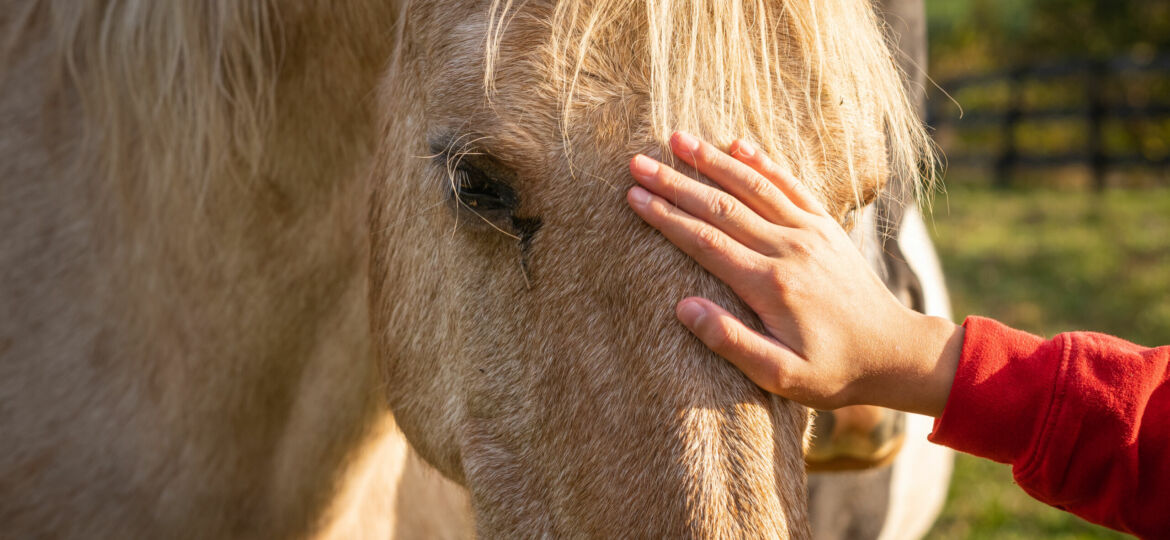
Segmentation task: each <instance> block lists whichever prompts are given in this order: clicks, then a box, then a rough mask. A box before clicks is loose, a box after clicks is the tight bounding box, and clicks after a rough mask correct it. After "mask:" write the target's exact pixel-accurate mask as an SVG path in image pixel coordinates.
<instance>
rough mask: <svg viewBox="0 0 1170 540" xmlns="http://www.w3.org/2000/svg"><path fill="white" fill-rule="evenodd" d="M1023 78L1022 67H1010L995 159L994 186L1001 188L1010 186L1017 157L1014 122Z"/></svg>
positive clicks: (1018, 112) (1021, 103)
mask: <svg viewBox="0 0 1170 540" xmlns="http://www.w3.org/2000/svg"><path fill="white" fill-rule="evenodd" d="M1023 79H1024V70H1023V68H1012V70H1011V71H1010V72H1009V73H1008V79H1007V83H1008V104H1007V110H1006V111H1004V114H1003V123H1002V124H1001V125H1000V136H1001V138H1002V139H1003V140H1002V146H1001V147H1000V149H999V157H998V158H997V159H996V160H995V187H997V188H1001V189H1006V188H1009V187H1011V185H1012V171H1013V170H1014V169H1015V165H1016V160H1017V157H1018V151H1017V150H1016V123H1017V122H1019V119H1020V115H1021V114H1022V109H1023V106H1024V81H1023Z"/></svg>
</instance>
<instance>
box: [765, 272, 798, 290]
mask: <svg viewBox="0 0 1170 540" xmlns="http://www.w3.org/2000/svg"><path fill="white" fill-rule="evenodd" d="M763 279H764V283H765V285H766V286H767V287H768V289H770V290H777V291H784V290H787V289H788V288H789V287H791V286H792V276H791V274H789V273H788V272H787V271H784V270H783V269H781V268H778V267H771V268H768V269H767V270H765V271H764V276H763Z"/></svg>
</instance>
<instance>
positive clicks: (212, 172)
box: [0, 0, 932, 538]
mask: <svg viewBox="0 0 1170 540" xmlns="http://www.w3.org/2000/svg"><path fill="white" fill-rule="evenodd" d="M0 27H3V28H4V29H5V32H4V34H3V35H4V36H5V37H4V38H3V41H0V77H2V79H3V81H4V83H5V84H4V85H3V90H2V93H0V156H3V159H0V193H3V196H2V197H0V228H2V229H3V230H4V231H5V235H3V238H2V239H0V272H3V274H2V276H3V279H0V299H2V302H0V305H3V306H4V308H3V310H0V439H2V440H4V441H5V452H4V453H3V454H0V529H2V530H4V531H5V535H9V534H10V535H13V536H16V537H42V536H47V537H66V538H69V537H231V538H251V537H265V538H269V537H273V538H274V537H303V536H319V537H344V538H353V537H363V536H370V537H378V536H382V537H384V536H390V535H392V534H398V535H399V536H402V537H412V536H418V535H435V536H458V535H464V534H467V533H468V532H469V529H470V528H471V527H473V528H474V531H475V533H477V534H478V535H481V536H488V537H497V536H502V537H515V536H525V537H527V536H619V535H620V536H704V537H707V536H711V537H741V536H751V537H774V538H808V537H809V535H810V531H809V526H808V523H809V516H808V514H807V509H806V504H805V499H806V493H805V489H806V486H805V474H804V464H803V460H802V449H803V446H804V445H805V444H806V438H805V433H806V428H807V425H808V418H809V412H808V410H807V409H805V408H804V407H801V406H799V405H797V404H794V403H791V402H788V401H786V400H783V399H780V398H778V397H775V396H772V395H768V394H766V393H765V392H763V391H762V390H760V389H759V388H758V387H756V386H754V385H753V384H751V383H750V381H748V380H747V379H746V378H745V377H744V376H742V374H740V373H739V372H737V371H736V370H735V369H734V368H733V367H731V366H729V365H728V364H726V363H725V362H723V361H722V360H720V359H719V358H718V357H716V356H714V355H713V354H712V353H711V352H709V351H708V350H706V349H705V348H704V347H703V346H702V345H701V344H700V343H698V342H697V341H696V340H695V339H693V338H692V337H691V336H689V335H688V334H687V333H686V332H685V330H683V329H682V328H681V327H680V326H678V325H677V323H676V322H675V321H674V320H673V316H672V311H671V306H672V304H673V301H674V300H675V299H677V298H680V297H682V296H683V295H686V294H701V295H704V296H706V297H708V298H712V299H714V300H716V301H719V302H721V303H722V304H723V305H726V306H729V307H730V308H731V309H732V310H733V312H735V313H736V314H737V315H740V316H743V317H747V318H749V320H751V319H750V317H751V315H750V313H749V311H748V310H747V309H746V307H745V306H743V305H742V304H741V303H739V302H738V301H737V300H736V299H735V298H734V297H733V295H732V294H731V293H730V291H729V290H728V289H727V288H726V287H725V286H723V285H721V284H720V283H718V282H717V281H716V280H714V279H713V278H712V277H711V276H709V275H708V274H706V273H704V272H703V271H702V270H701V269H700V268H699V267H698V266H697V265H695V264H694V263H692V262H690V261H689V260H688V259H686V258H685V257H684V256H683V255H682V254H680V253H678V252H677V251H676V250H674V249H673V248H672V247H671V246H670V245H669V244H668V243H666V242H665V240H663V239H661V238H659V237H658V236H656V235H655V234H653V232H652V231H651V230H649V229H648V228H647V227H646V226H644V225H642V224H640V223H639V222H638V221H637V220H636V218H635V217H634V216H633V215H632V214H630V213H629V212H628V211H627V210H626V209H625V208H624V207H623V206H622V197H623V191H624V188H625V187H626V186H628V185H630V183H631V181H630V180H628V179H627V176H626V174H625V173H624V171H623V169H622V165H621V164H622V163H623V162H624V161H625V160H626V159H627V158H628V157H629V156H630V155H632V154H633V153H635V152H644V153H647V154H649V155H651V156H656V157H659V158H662V159H664V160H665V159H669V157H668V156H667V155H665V152H664V145H663V142H664V141H665V140H666V137H667V135H668V134H669V133H670V132H671V131H673V130H675V129H686V130H690V131H692V132H694V133H696V134H699V135H701V136H704V137H706V138H708V139H710V140H713V141H716V142H718V143H719V144H720V145H723V146H726V145H727V144H728V143H729V142H730V141H731V140H732V138H733V137H738V136H746V137H750V138H752V139H753V140H755V141H756V142H757V144H759V146H760V147H761V148H763V149H764V150H766V151H768V152H769V153H771V154H772V155H774V156H776V158H777V159H778V160H779V161H781V162H782V163H783V164H784V165H785V166H787V167H789V168H790V169H791V170H792V171H794V172H795V173H796V174H798V175H799V176H800V177H801V178H802V179H803V180H804V182H805V183H806V184H807V185H808V186H809V187H810V188H811V189H812V190H813V191H814V192H815V193H817V194H818V196H819V197H820V198H821V199H822V201H823V202H824V204H825V205H826V207H827V208H828V209H830V210H831V211H832V212H833V214H834V215H835V216H837V217H838V218H839V219H840V220H842V221H843V222H851V221H855V219H854V218H855V216H856V215H857V212H858V211H859V209H861V208H863V207H865V205H867V204H868V203H870V202H871V201H872V200H873V199H874V198H875V197H876V196H877V194H878V193H880V192H881V190H882V188H883V186H884V185H885V184H886V182H887V181H888V179H889V178H891V177H900V178H913V179H917V178H918V177H919V175H920V171H921V170H923V169H927V170H929V169H930V167H929V164H930V162H931V159H932V158H931V156H932V154H931V150H930V147H929V143H928V138H927V136H926V134H925V132H924V130H923V129H922V127H921V125H920V123H919V121H918V119H917V117H916V116H915V114H914V112H913V110H912V109H913V108H912V106H911V105H910V103H909V101H908V100H907V97H906V93H905V90H904V88H903V86H902V81H901V80H900V78H899V72H898V70H897V68H896V64H895V61H894V59H893V55H892V53H891V52H890V49H889V47H888V45H887V43H886V41H885V39H884V37H883V34H882V31H881V29H880V25H879V23H878V20H877V18H876V16H875V14H874V13H873V11H872V9H871V8H870V6H869V4H868V3H867V2H864V1H860V0H833V1H830V2H813V1H808V0H786V1H783V2H780V1H777V2H767V3H765V2H755V1H746V0H745V1H743V2H731V3H726V2H723V1H721V0H643V1H639V2H630V1H626V2H619V1H617V0H585V1H580V2H550V1H543V0H529V1H527V2H513V1H511V0H491V1H487V0H483V1H476V2H454V1H449V0H400V1H372V0H365V1H360V0H355V1H351V2H345V3H334V2H320V1H311V0H290V1H288V2H279V3H278V2H267V1H259V0H257V1H250V2H239V1H227V0H214V1H208V2H202V3H171V2H152V1H148V0H24V1H18V0H7V1H5V2H3V5H2V7H0ZM924 162H925V163H927V166H926V167H922V164H923V163H924ZM692 173H693V171H692ZM915 183H916V182H915ZM415 456H417V457H415ZM423 462H425V465H424V464H423ZM431 467H433V469H434V471H437V473H435V472H433V471H431V470H430V468H431ZM440 474H441V478H440V477H438V476H437V475H440ZM456 485H458V486H462V488H458V487H456ZM461 489H466V493H467V499H466V501H467V502H466V503H464V502H463V501H464V499H462V495H461V493H462V492H461ZM463 504H467V505H469V507H470V510H468V511H469V512H471V513H473V515H474V524H473V525H472V524H471V523H470V522H468V521H466V520H465V518H464V517H462V516H463V515H464V514H462V513H460V512H459V509H460V508H463V507H462V505H463ZM428 507H430V508H437V509H441V511H438V512H431V513H428V512H425V511H420V509H426V508H428ZM465 510H466V508H465Z"/></svg>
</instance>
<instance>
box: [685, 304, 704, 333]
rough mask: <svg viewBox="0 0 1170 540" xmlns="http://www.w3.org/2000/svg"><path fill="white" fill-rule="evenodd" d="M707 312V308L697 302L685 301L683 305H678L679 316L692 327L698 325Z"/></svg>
mask: <svg viewBox="0 0 1170 540" xmlns="http://www.w3.org/2000/svg"><path fill="white" fill-rule="evenodd" d="M706 314H707V310H705V309H703V308H702V306H700V305H699V304H698V303H697V302H683V305H681V306H679V307H678V318H679V319H680V320H682V322H683V324H685V325H687V326H688V327H690V328H694V327H696V326H698V325H699V323H700V322H702V321H703V316H705V315H706Z"/></svg>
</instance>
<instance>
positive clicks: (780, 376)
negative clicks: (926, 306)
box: [628, 133, 962, 416]
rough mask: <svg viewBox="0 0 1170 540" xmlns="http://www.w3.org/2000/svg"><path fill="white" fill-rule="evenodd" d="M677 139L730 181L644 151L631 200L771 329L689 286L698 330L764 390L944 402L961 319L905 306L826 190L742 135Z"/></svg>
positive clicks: (925, 406) (892, 402) (912, 403)
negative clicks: (815, 188) (837, 217)
mask: <svg viewBox="0 0 1170 540" xmlns="http://www.w3.org/2000/svg"><path fill="white" fill-rule="evenodd" d="M671 147H672V148H673V150H674V152H675V153H676V154H677V155H678V156H679V157H680V158H682V160H683V161H685V162H687V163H688V164H690V165H691V166H693V167H695V168H696V169H698V170H699V172H701V173H703V174H704V175H706V176H707V177H708V178H710V179H711V180H713V181H714V182H716V183H718V184H719V185H720V186H721V187H722V188H723V191H720V190H718V189H715V188H713V187H710V186H708V185H705V184H702V183H700V182H697V181H695V180H693V179H692V178H690V177H688V176H686V175H684V174H681V173H679V172H677V171H675V170H673V169H671V168H670V167H668V166H666V165H664V164H662V163H659V162H657V161H654V160H652V159H650V158H648V157H646V156H643V155H638V156H635V157H634V159H633V160H632V161H631V162H630V171H631V172H632V173H633V175H634V178H635V179H637V181H638V183H639V184H641V187H634V188H632V189H631V190H630V192H629V193H628V201H629V203H630V206H631V207H633V209H634V211H635V212H637V213H638V215H639V216H641V217H642V219H644V220H646V222H647V223H649V224H650V225H652V226H653V227H654V228H656V229H658V230H659V231H661V232H662V234H663V235H665V236H666V238H667V239H669V240H670V241H671V242H673V243H674V244H675V245H676V246H678V247H679V248H680V249H682V250H683V251H684V252H686V253H687V254H688V255H690V256H691V257H693V258H694V259H695V260H696V261H698V262H699V264H701V265H703V267H704V268H706V269H707V270H708V271H710V272H711V273H712V274H714V275H715V276H716V277H717V278H719V279H720V280H722V281H723V282H724V283H726V284H728V285H729V286H730V287H731V288H732V290H733V291H735V293H736V294H737V295H739V297H740V298H742V299H743V300H744V302H746V303H747V305H748V306H750V307H751V308H752V310H754V311H755V312H756V314H757V315H759V317H760V320H761V321H762V322H763V323H764V328H765V330H766V333H765V334H761V333H758V332H755V331H754V330H752V329H750V328H748V327H747V326H745V325H744V324H743V322H741V321H739V320H738V319H736V318H735V317H734V316H732V315H731V314H730V313H728V312H727V311H726V310H724V309H722V308H720V307H719V306H717V305H715V304H714V303H712V302H711V301H709V300H706V299H703V298H687V299H684V300H683V301H681V302H679V304H678V306H677V308H676V311H677V314H678V318H679V320H681V321H682V322H683V324H684V325H686V326H687V328H689V329H690V330H691V332H693V333H694V334H695V335H696V336H698V338H699V339H700V340H702V341H703V343H705V344H706V345H707V346H708V347H710V348H711V350H713V351H715V352H716V353H718V354H719V355H720V356H722V357H724V358H726V359H727V360H729V361H731V362H732V363H734V364H735V365H736V366H738V367H739V368H740V369H741V370H743V372H744V373H746V374H747V376H748V377H750V378H751V379H752V380H753V381H755V382H756V384H758V385H760V386H761V387H762V388H764V389H765V390H768V391H770V392H773V393H776V394H779V395H781V396H784V397H788V398H790V399H793V400H795V401H798V402H800V403H803V404H805V405H808V406H811V407H816V408H821V409H833V408H837V407H841V406H844V405H853V404H870V405H882V406H885V407H890V408H896V409H901V410H907V411H911V412H920V413H926V414H931V415H934V416H937V415H939V414H941V412H942V409H943V406H944V405H945V404H946V398H947V394H948V393H949V391H950V385H951V381H952V379H953V378H954V373H955V367H956V365H957V363H958V356H959V351H960V349H961V347H962V329H961V328H960V327H957V326H955V325H954V324H953V323H951V322H950V321H946V320H943V319H938V318H933V317H926V316H924V315H921V314H919V313H916V312H914V311H911V310H909V309H907V308H906V307H904V306H902V304H901V303H899V302H898V300H897V299H896V298H894V296H893V295H892V294H890V292H889V291H887V290H886V288H885V286H884V285H883V284H882V282H881V280H880V279H878V277H877V276H876V275H875V274H874V273H873V271H871V270H870V269H869V265H868V263H867V262H866V261H865V260H864V259H863V258H862V256H861V254H860V253H859V252H858V251H857V249H856V248H855V247H854V245H853V243H852V241H851V240H850V239H849V237H848V235H847V234H846V233H845V231H844V230H843V229H841V227H840V225H838V224H837V222H836V221H834V220H833V218H831V217H830V216H829V215H828V214H827V213H826V212H825V210H824V209H823V208H822V207H821V204H820V203H819V202H818V201H817V199H816V197H815V196H814V195H813V194H812V193H811V192H810V191H808V190H807V189H806V188H805V187H804V186H803V185H801V183H800V182H799V181H798V180H797V179H796V178H794V177H793V176H792V175H791V174H790V173H788V172H787V171H784V170H782V169H781V168H780V167H779V166H778V165H776V164H775V163H774V162H773V161H772V160H770V159H769V158H768V157H767V156H765V155H763V154H762V153H761V152H759V151H756V150H755V149H754V147H752V146H751V145H750V144H748V143H746V142H744V141H736V142H735V143H733V144H732V146H731V155H728V154H725V153H723V152H722V151H720V150H719V149H717V148H715V147H714V146H711V145H710V144H707V143H705V142H702V141H699V140H697V139H696V138H695V137H693V136H690V135H687V134H684V133H675V134H674V136H673V137H671ZM733 156H734V157H733ZM643 188H645V189H643Z"/></svg>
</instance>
